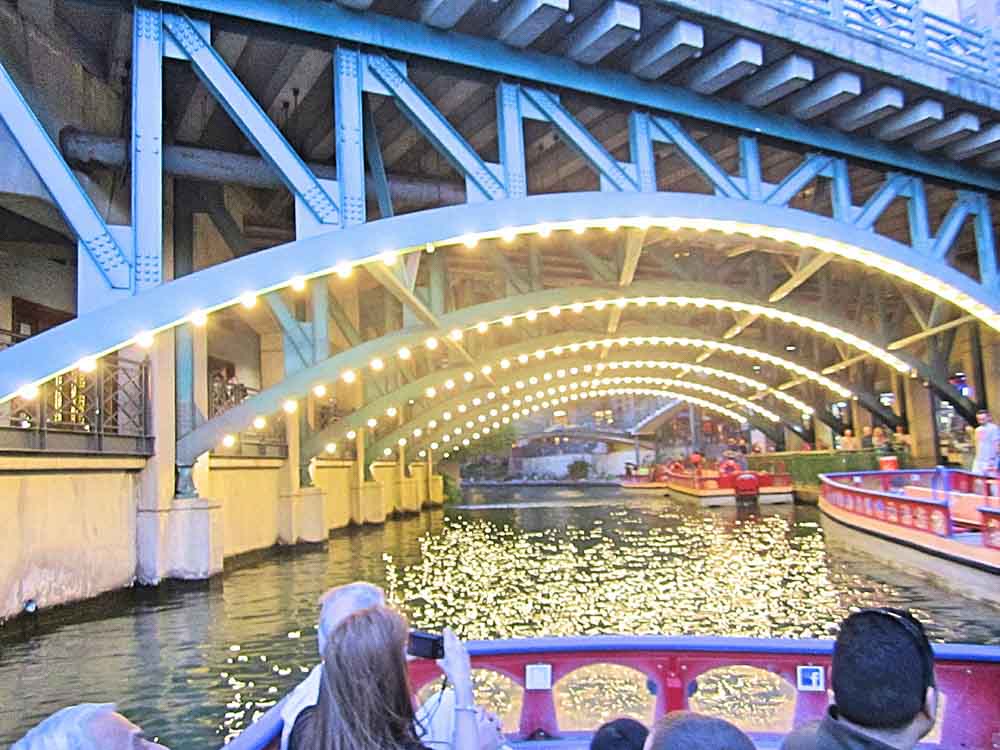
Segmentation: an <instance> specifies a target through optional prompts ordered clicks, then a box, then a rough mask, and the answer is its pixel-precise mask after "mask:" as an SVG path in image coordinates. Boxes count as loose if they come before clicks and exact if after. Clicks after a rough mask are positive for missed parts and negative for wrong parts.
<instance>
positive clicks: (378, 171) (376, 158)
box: [361, 100, 396, 219]
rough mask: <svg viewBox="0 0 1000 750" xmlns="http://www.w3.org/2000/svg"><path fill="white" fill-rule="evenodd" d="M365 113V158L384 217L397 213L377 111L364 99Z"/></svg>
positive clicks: (381, 213)
mask: <svg viewBox="0 0 1000 750" xmlns="http://www.w3.org/2000/svg"><path fill="white" fill-rule="evenodd" d="M361 109H362V112H363V114H364V123H363V131H364V136H365V158H366V159H367V160H368V169H369V170H371V173H372V180H373V181H374V182H375V197H376V199H377V200H378V210H379V214H380V215H381V217H382V218H383V219H386V218H388V217H390V216H393V215H395V213H396V212H395V211H394V210H393V208H392V195H391V194H390V192H389V178H388V177H386V174H385V162H384V161H382V147H381V146H380V145H379V142H378V130H377V129H376V127H375V113H374V112H372V108H371V106H370V104H369V103H368V101H367V100H363V101H362V106H361Z"/></svg>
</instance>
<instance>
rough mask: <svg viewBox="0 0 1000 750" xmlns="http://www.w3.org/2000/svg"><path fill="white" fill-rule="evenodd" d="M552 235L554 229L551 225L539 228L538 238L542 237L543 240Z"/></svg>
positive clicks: (543, 225)
mask: <svg viewBox="0 0 1000 750" xmlns="http://www.w3.org/2000/svg"><path fill="white" fill-rule="evenodd" d="M551 234H552V227H551V226H550V225H548V224H542V225H541V226H540V227H538V236H539V237H541V238H542V239H545V238H546V237H549V236H551Z"/></svg>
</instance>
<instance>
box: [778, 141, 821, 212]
mask: <svg viewBox="0 0 1000 750" xmlns="http://www.w3.org/2000/svg"><path fill="white" fill-rule="evenodd" d="M829 166H830V157H829V156H822V155H820V154H809V155H807V156H806V158H805V160H804V161H803V162H802V163H801V164H800V165H799V166H798V167H796V168H795V169H793V170H792V172H791V173H790V174H789V175H788V176H787V177H785V179H784V180H782V181H781V183H780V184H779V185H777V186H775V188H774V191H773V192H772V193H771V194H770V195H769V196H767V202H768V203H770V204H771V205H772V206H787V205H788V203H789V202H790V201H791V200H792V198H794V197H795V196H796V195H798V194H799V192H800V191H801V190H802V189H803V188H804V187H805V186H806V185H808V184H809V183H810V182H812V181H813V180H815V179H816V178H817V177H818V176H819V175H820V173H822V172H823V170H825V169H826V168H827V167H829Z"/></svg>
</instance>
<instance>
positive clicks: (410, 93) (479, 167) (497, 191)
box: [366, 55, 507, 200]
mask: <svg viewBox="0 0 1000 750" xmlns="http://www.w3.org/2000/svg"><path fill="white" fill-rule="evenodd" d="M366 62H367V64H368V69H369V70H370V71H371V72H372V73H373V74H374V75H375V77H376V78H377V79H378V80H379V81H380V82H381V83H382V84H383V85H384V86H385V87H386V88H387V89H388V90H389V91H390V92H391V93H392V95H393V97H394V98H395V100H396V104H397V105H398V106H399V108H400V109H401V110H402V111H403V114H405V115H406V116H407V118H408V119H409V120H410V122H412V123H413V126H414V127H415V128H417V130H419V131H420V132H421V133H423V135H424V137H425V138H427V140H429V141H430V142H431V143H433V144H434V147H435V148H437V149H438V151H440V152H441V154H442V155H443V156H444V157H445V158H447V159H448V161H449V162H451V164H452V165H453V166H454V167H455V168H456V169H457V170H458V171H459V172H461V173H462V174H464V175H465V176H466V177H468V178H469V183H470V185H471V186H472V187H474V189H475V190H476V192H477V193H478V197H479V198H480V199H482V200H499V199H501V198H506V197H507V191H506V190H505V189H504V186H503V185H502V184H501V182H500V180H499V179H498V178H497V177H496V175H494V174H493V172H492V171H491V170H490V168H489V167H488V166H486V163H485V162H484V161H483V160H482V159H481V158H480V156H479V154H477V153H476V152H475V150H473V148H472V147H471V146H470V145H469V144H468V142H467V141H466V140H465V139H464V138H463V137H462V136H461V134H460V133H459V132H458V131H457V130H455V128H454V127H453V126H452V124H451V123H450V122H448V121H447V120H446V119H445V118H444V117H443V116H442V115H441V114H440V113H439V112H438V111H437V109H435V108H434V105H433V104H431V103H430V101H428V99H427V97H426V96H424V95H423V93H422V92H421V91H420V89H418V88H417V87H416V86H414V85H413V84H412V83H411V82H410V80H409V79H407V78H406V77H405V76H404V75H403V74H402V73H400V71H399V69H398V68H397V67H396V66H395V65H394V64H393V62H392V61H391V60H389V59H388V58H387V57H383V56H381V55H366Z"/></svg>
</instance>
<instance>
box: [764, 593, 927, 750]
mask: <svg viewBox="0 0 1000 750" xmlns="http://www.w3.org/2000/svg"><path fill="white" fill-rule="evenodd" d="M831 671H832V675H833V676H832V683H833V704H834V705H832V706H831V707H830V709H829V711H828V713H827V716H826V718H824V719H823V720H822V721H820V722H813V723H811V724H808V725H806V726H804V727H800V728H799V729H796V730H795V731H794V732H792V733H791V734H790V735H788V737H787V738H786V739H785V742H784V743H783V744H782V750H911V748H913V747H915V746H916V744H917V743H918V742H919V741H920V740H921V738H923V737H925V736H926V735H927V734H928V733H929V732H930V731H931V729H933V727H934V721H935V717H936V715H937V702H938V695H937V688H936V687H935V680H934V652H933V650H932V649H931V644H930V642H929V641H928V640H927V635H926V634H925V633H924V628H923V625H921V624H920V621H919V620H917V619H916V618H915V617H913V615H911V614H910V613H909V612H906V611H903V610H898V609H889V608H880V609H863V610H861V611H860V612H856V613H854V614H852V615H851V616H850V617H848V618H847V619H846V620H844V622H843V623H842V624H841V627H840V633H839V634H838V635H837V640H836V643H835V644H834V647H833V664H832V666H831Z"/></svg>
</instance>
